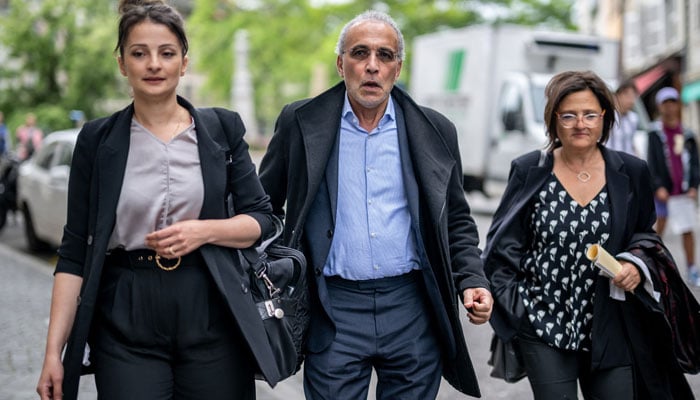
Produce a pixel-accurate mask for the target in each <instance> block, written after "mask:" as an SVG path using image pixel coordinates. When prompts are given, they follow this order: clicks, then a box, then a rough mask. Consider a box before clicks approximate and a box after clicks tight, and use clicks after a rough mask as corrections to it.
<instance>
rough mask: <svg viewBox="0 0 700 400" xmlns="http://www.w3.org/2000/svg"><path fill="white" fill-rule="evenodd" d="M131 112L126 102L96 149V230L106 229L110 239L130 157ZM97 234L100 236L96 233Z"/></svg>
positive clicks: (132, 107)
mask: <svg viewBox="0 0 700 400" xmlns="http://www.w3.org/2000/svg"><path fill="white" fill-rule="evenodd" d="M133 114H134V106H133V104H132V105H129V106H128V107H127V108H126V109H125V110H124V112H122V113H121V115H119V117H118V118H117V120H116V121H115V123H114V125H113V126H112V127H111V129H110V131H109V132H108V133H107V134H106V138H105V140H104V142H103V144H102V145H101V146H99V147H98V148H97V154H96V156H95V158H96V171H95V173H97V185H98V189H97V196H98V199H97V204H100V207H99V209H98V210H97V213H98V214H97V221H98V223H97V226H96V227H95V229H96V230H100V229H108V230H109V232H107V235H106V236H104V237H105V238H107V239H108V238H109V236H110V235H111V230H112V228H113V227H114V222H115V218H116V211H117V204H118V202H119V195H120V194H121V189H122V183H123V182H124V173H125V170H126V160H127V158H128V156H129V143H130V140H131V133H130V132H131V118H132V116H133ZM96 237H103V236H102V235H96Z"/></svg>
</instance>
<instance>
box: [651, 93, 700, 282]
mask: <svg viewBox="0 0 700 400" xmlns="http://www.w3.org/2000/svg"><path fill="white" fill-rule="evenodd" d="M656 107H657V109H658V112H659V121H658V124H657V125H656V127H655V128H654V129H653V130H652V131H650V132H649V148H648V149H647V162H648V163H649V170H650V171H651V176H652V187H653V189H654V200H655V204H656V231H657V232H658V233H659V235H663V234H664V232H665V230H666V225H667V221H669V220H670V221H671V222H672V223H673V224H672V226H671V229H672V231H673V233H675V234H681V236H682V240H683V251H684V252H685V261H686V266H687V268H688V273H687V279H688V282H689V283H690V284H691V285H694V286H700V270H698V266H697V265H696V264H695V238H694V234H693V230H694V229H695V227H696V226H697V211H696V204H697V199H698V186H699V185H700V162H699V161H698V144H697V141H696V140H695V133H694V132H693V131H691V130H690V129H688V128H686V127H684V126H683V123H682V121H681V103H680V98H679V96H678V91H677V90H676V89H675V88H672V87H665V88H662V89H660V90H659V91H658V92H657V93H656ZM679 223H680V224H679Z"/></svg>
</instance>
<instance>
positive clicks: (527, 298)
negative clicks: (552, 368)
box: [518, 174, 610, 351]
mask: <svg viewBox="0 0 700 400" xmlns="http://www.w3.org/2000/svg"><path fill="white" fill-rule="evenodd" d="M533 206H534V207H533V212H532V214H531V216H530V228H531V229H530V232H531V233H532V234H533V237H532V240H531V241H530V243H531V248H530V249H529V250H528V252H527V255H526V256H525V257H524V259H523V270H524V271H525V272H526V278H525V279H524V280H523V281H521V283H520V286H519V288H518V290H519V293H520V296H521V298H522V301H523V304H524V305H525V309H526V310H527V313H528V317H529V319H530V322H531V323H532V326H533V328H534V331H535V332H536V333H537V335H538V336H539V337H540V338H542V340H543V341H544V342H546V343H548V344H550V345H551V346H554V347H556V348H559V349H565V350H581V351H590V349H591V324H592V322H591V321H592V319H593V300H594V292H595V282H596V279H597V277H598V270H597V269H596V268H595V267H594V266H593V263H592V262H591V261H589V260H588V259H587V258H586V256H585V253H586V249H587V247H588V246H589V245H590V244H593V243H598V244H600V245H604V244H605V242H606V241H607V240H608V237H609V236H610V226H609V217H610V205H609V202H608V192H607V186H604V187H603V188H602V189H601V191H600V192H599V193H598V194H597V195H596V196H595V197H594V198H593V200H591V202H590V203H588V204H587V205H585V206H581V205H580V204H579V203H578V202H577V201H576V200H574V199H573V198H572V197H571V196H570V195H569V193H568V192H567V191H566V189H564V187H563V186H562V184H561V183H560V182H559V180H558V179H557V178H556V176H555V175H554V174H552V175H551V177H550V179H549V180H548V181H547V182H546V183H545V184H544V185H543V187H542V189H541V190H540V192H539V193H538V195H537V196H536V197H535V199H534V204H533Z"/></svg>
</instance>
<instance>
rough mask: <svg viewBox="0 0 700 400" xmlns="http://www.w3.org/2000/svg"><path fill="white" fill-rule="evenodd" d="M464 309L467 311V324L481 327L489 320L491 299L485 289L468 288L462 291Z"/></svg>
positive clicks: (491, 306)
mask: <svg viewBox="0 0 700 400" xmlns="http://www.w3.org/2000/svg"><path fill="white" fill-rule="evenodd" d="M464 308H466V309H467V316H468V317H469V322H471V323H472V324H475V325H481V324H483V323H485V322H488V320H489V318H491V309H492V308H493V297H492V296H491V292H489V291H488V290H487V289H485V288H469V289H465V290H464Z"/></svg>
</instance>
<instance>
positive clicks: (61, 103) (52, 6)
mask: <svg viewBox="0 0 700 400" xmlns="http://www.w3.org/2000/svg"><path fill="white" fill-rule="evenodd" d="M115 17H116V12H115V8H114V4H113V2H107V1H93V0H43V1H38V2H37V1H24V0H11V2H10V6H9V11H8V13H7V14H5V15H3V16H2V17H0V27H1V28H0V45H1V46H2V47H3V48H4V49H6V59H5V62H3V63H2V65H0V83H1V84H2V87H3V90H2V91H0V108H1V109H3V110H4V111H5V113H6V114H12V113H24V112H26V111H27V110H31V111H33V112H35V113H36V114H37V116H38V118H39V122H40V123H41V124H42V125H43V126H44V128H46V129H59V128H65V127H68V126H70V125H71V121H70V120H69V118H68V112H69V110H71V109H81V110H83V111H85V113H86V115H87V116H88V117H93V116H95V114H96V113H97V112H101V111H102V110H100V109H99V105H100V104H101V102H100V100H103V99H105V98H106V97H109V96H111V95H113V94H114V93H115V92H116V87H117V85H116V83H117V79H116V78H117V75H116V71H117V68H116V67H115V62H114V59H113V57H112V48H111V46H113V44H112V40H113V38H114V36H115V35H114V32H115V31H116V28H115V23H114V21H115ZM60 110H63V112H61V111H60ZM59 115H62V117H57V116H59ZM42 116H45V117H46V118H45V119H44V120H42ZM13 120H21V118H20V117H15V118H13Z"/></svg>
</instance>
